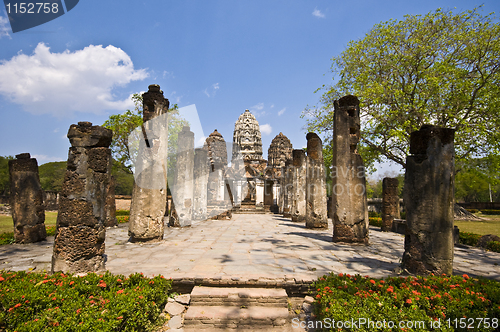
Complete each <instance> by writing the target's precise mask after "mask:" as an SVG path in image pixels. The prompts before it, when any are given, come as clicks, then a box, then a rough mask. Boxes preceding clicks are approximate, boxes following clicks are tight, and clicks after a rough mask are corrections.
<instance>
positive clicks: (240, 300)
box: [191, 286, 288, 308]
mask: <svg viewBox="0 0 500 332" xmlns="http://www.w3.org/2000/svg"><path fill="white" fill-rule="evenodd" d="M191 305H194V306H219V305H223V306H237V307H249V306H262V307H280V308H287V305H288V296H287V293H286V291H285V290H284V289H283V288H234V287H204V286H195V287H194V288H193V291H192V292H191Z"/></svg>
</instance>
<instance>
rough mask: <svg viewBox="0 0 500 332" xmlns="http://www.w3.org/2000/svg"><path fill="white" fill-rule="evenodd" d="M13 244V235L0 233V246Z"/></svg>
mask: <svg viewBox="0 0 500 332" xmlns="http://www.w3.org/2000/svg"><path fill="white" fill-rule="evenodd" d="M12 243H14V233H13V232H11V233H0V245H2V244H12Z"/></svg>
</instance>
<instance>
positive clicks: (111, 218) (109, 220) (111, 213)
mask: <svg viewBox="0 0 500 332" xmlns="http://www.w3.org/2000/svg"><path fill="white" fill-rule="evenodd" d="M115 187H116V180H115V177H114V176H111V177H110V180H109V184H108V189H107V193H108V194H107V196H106V220H105V222H104V226H106V227H113V226H117V225H118V220H116V201H115Z"/></svg>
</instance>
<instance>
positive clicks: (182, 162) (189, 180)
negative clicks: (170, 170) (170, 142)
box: [169, 126, 194, 227]
mask: <svg viewBox="0 0 500 332" xmlns="http://www.w3.org/2000/svg"><path fill="white" fill-rule="evenodd" d="M193 172H194V133H193V132H192V131H191V130H189V126H184V127H183V128H182V131H181V132H179V136H178V139H177V163H176V165H175V173H174V184H173V186H172V187H170V191H171V192H172V199H173V201H174V203H175V211H176V215H175V214H171V216H170V221H169V225H170V227H185V226H191V220H192V218H193V203H194V197H193V194H194V182H193V180H194V174H193ZM176 216H177V218H175V217H176Z"/></svg>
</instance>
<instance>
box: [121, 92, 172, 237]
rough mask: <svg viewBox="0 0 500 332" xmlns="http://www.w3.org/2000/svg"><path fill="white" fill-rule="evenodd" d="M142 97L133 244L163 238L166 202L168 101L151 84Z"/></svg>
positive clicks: (131, 229)
mask: <svg viewBox="0 0 500 332" xmlns="http://www.w3.org/2000/svg"><path fill="white" fill-rule="evenodd" d="M142 98H143V122H144V125H143V127H142V134H143V136H144V137H143V139H141V140H140V141H139V143H140V147H139V151H138V157H137V162H136V165H135V172H136V174H135V175H134V180H135V181H134V187H133V189H132V202H131V204H130V222H129V229H128V234H129V236H130V241H132V242H144V241H158V240H161V239H163V232H164V216H165V212H166V205H167V204H166V202H167V176H166V170H167V165H166V160H167V158H166V156H167V153H168V123H167V116H166V113H167V111H168V107H169V102H168V99H166V98H165V97H163V91H161V90H160V86H159V85H156V84H152V85H150V86H149V90H148V92H145V93H144V94H143V95H142Z"/></svg>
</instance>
